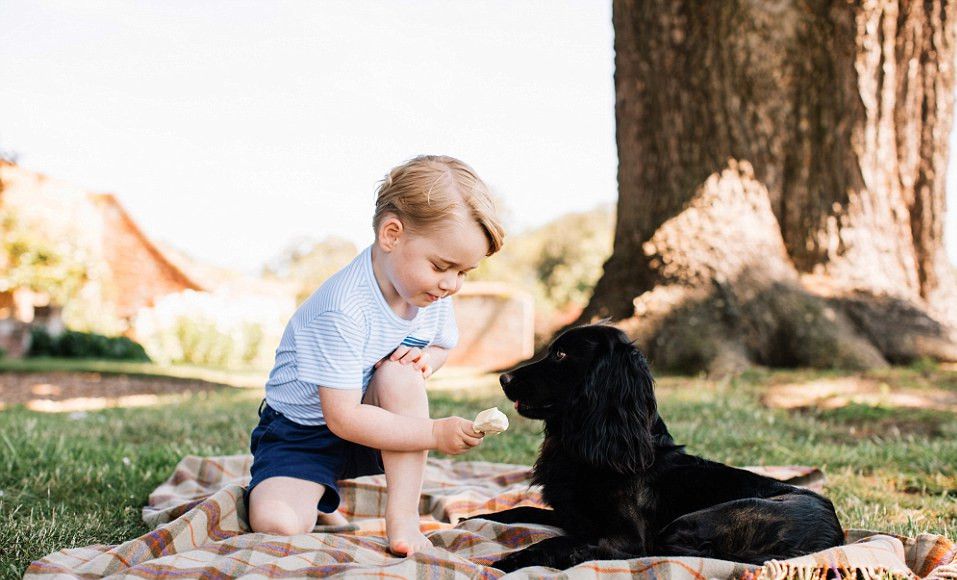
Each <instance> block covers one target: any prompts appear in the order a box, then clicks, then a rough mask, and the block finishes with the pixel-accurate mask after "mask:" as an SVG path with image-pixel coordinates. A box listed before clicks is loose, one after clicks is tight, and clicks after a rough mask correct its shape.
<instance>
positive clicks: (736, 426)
mask: <svg viewBox="0 0 957 580" xmlns="http://www.w3.org/2000/svg"><path fill="white" fill-rule="evenodd" d="M9 364H10V363H9V361H5V363H4V365H5V366H6V368H8V369H9V368H10V366H7V365H9ZM111 364H117V363H111ZM69 368H71V367H69V366H62V367H61V368H60V370H68V369H69ZM73 368H76V367H73ZM18 370H24V369H22V368H21V369H18ZM45 370H48V368H47V369H45ZM99 370H101V371H102V369H99ZM118 372H119V371H118ZM126 372H130V371H129V369H128V370H127V371H126ZM881 372H882V373H883V374H882V375H881V380H885V381H887V382H888V384H890V385H908V386H909V385H911V383H913V382H914V381H917V380H918V378H917V377H924V376H925V374H926V373H924V371H923V370H921V369H898V370H894V371H881ZM933 372H934V373H941V371H938V370H934V371H933ZM164 376H169V375H164ZM823 376H833V374H825V373H811V372H805V371H794V372H790V373H770V372H763V371H759V372H753V373H748V374H747V375H745V376H743V377H742V378H740V379H737V380H733V381H721V382H714V381H707V380H704V379H699V378H688V377H665V378H663V379H660V380H659V388H658V397H659V401H660V407H661V412H662V415H663V416H664V417H665V419H666V420H667V421H668V424H669V427H670V428H671V430H672V432H673V434H674V435H675V438H676V439H677V440H678V441H679V442H680V443H686V444H688V450H689V451H690V452H691V453H696V454H701V455H705V456H708V457H711V458H714V459H717V460H719V461H724V462H728V463H733V464H737V465H762V464H763V465H786V464H802V465H816V466H818V467H821V468H823V469H824V470H825V472H826V473H827V476H828V487H827V491H826V493H827V494H828V495H829V496H830V497H831V498H832V499H833V500H834V503H835V505H836V506H837V509H838V512H839V515H840V517H841V521H842V523H843V524H844V525H845V527H851V528H867V529H875V530H885V531H889V532H894V533H899V534H905V535H915V534H917V533H920V532H930V533H939V534H945V535H948V536H950V537H951V538H955V537H957V420H955V419H954V416H953V415H952V414H949V413H943V412H935V411H921V410H894V409H887V408H881V407H867V406H862V405H853V406H850V407H845V408H842V409H836V410H828V411H823V410H813V411H792V412H787V411H781V410H770V409H766V408H764V407H762V406H761V405H760V404H759V402H758V396H759V394H760V393H761V391H762V390H763V389H765V388H766V386H767V385H768V384H773V383H780V382H792V381H795V380H806V379H812V378H821V377H823ZM944 379H946V380H944ZM953 379H954V374H950V375H948V376H947V377H944V378H942V379H941V381H934V382H935V383H936V382H947V383H948V384H949V385H953V384H957V381H954V380H953ZM0 380H2V375H0ZM439 386H440V387H442V388H443V389H444V390H441V391H435V392H433V393H432V394H431V395H430V396H431V400H432V410H433V416H445V415H448V414H457V415H461V416H464V417H472V416H474V414H475V413H477V412H478V411H480V410H482V409H484V408H487V407H490V406H493V405H497V406H498V407H499V408H500V409H502V410H503V411H506V413H508V414H509V416H510V417H509V418H510V420H511V421H512V428H511V429H509V431H508V432H507V433H506V434H504V435H501V436H497V437H490V438H488V439H487V440H486V441H485V443H484V444H483V445H482V446H480V447H479V448H477V449H476V450H474V451H473V452H471V453H469V454H467V455H465V456H460V457H459V458H460V459H465V460H487V461H502V462H508V463H523V464H530V463H531V462H532V461H533V460H534V457H535V455H536V452H537V449H538V445H539V443H540V441H541V435H540V424H539V423H536V422H533V421H529V420H526V419H523V418H519V417H516V416H515V414H514V411H513V410H512V408H511V405H510V404H509V403H508V401H506V400H505V399H504V398H502V397H501V396H500V395H498V394H496V391H495V389H494V377H490V376H476V375H471V374H468V373H465V372H462V371H458V372H449V373H447V375H446V377H445V378H444V379H443V380H442V382H441V384H440V385H439ZM466 386H469V387H473V388H471V389H465V390H449V389H455V388H459V387H466ZM938 386H939V385H938ZM259 396H260V391H258V390H244V389H228V390H222V391H217V392H209V393H200V394H196V395H193V396H188V397H184V396H176V397H171V398H168V399H164V404H162V405H159V406H155V407H148V408H135V409H110V410H104V411H97V412H89V413H85V414H59V415H55V414H42V413H34V412H31V411H27V410H25V409H24V408H22V407H14V408H10V409H7V410H5V411H2V412H0V492H2V495H0V521H3V523H4V525H3V526H0V577H4V578H6V577H10V578H13V577H19V576H20V575H22V573H23V571H24V569H25V568H26V566H27V565H28V564H29V562H30V561H32V560H35V559H37V558H40V557H42V556H44V555H46V554H48V553H51V552H53V551H56V550H59V549H62V548H70V547H76V546H84V545H89V544H116V543H119V542H122V541H124V540H127V539H130V538H133V537H136V536H138V535H141V534H143V533H144V532H146V531H147V528H146V527H145V526H144V525H143V524H142V522H141V521H140V509H141V508H142V506H143V505H144V504H145V503H146V500H147V496H148V494H149V492H150V491H151V490H152V489H153V488H155V487H156V486H157V485H158V484H159V483H160V482H162V481H163V480H164V479H165V478H166V477H167V476H168V475H169V474H170V473H171V472H172V469H173V467H174V466H175V465H176V463H177V462H178V461H179V460H180V459H181V458H182V457H183V456H184V455H187V454H199V455H213V454H232V453H244V452H246V450H247V445H248V435H249V431H250V429H252V427H253V425H254V423H255V421H256V407H257V405H258V403H259Z"/></svg>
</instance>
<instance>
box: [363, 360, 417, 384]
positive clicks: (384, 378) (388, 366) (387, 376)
mask: <svg viewBox="0 0 957 580" xmlns="http://www.w3.org/2000/svg"><path fill="white" fill-rule="evenodd" d="M372 383H375V384H376V386H381V385H385V386H387V387H390V388H391V387H401V388H408V387H419V386H421V387H422V388H425V379H424V378H423V377H422V371H419V370H417V369H416V368H415V367H413V366H412V365H411V364H401V363H397V362H394V361H386V362H384V363H382V366H380V367H379V368H378V369H376V371H375V373H373V375H372Z"/></svg>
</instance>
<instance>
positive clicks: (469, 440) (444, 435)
mask: <svg viewBox="0 0 957 580" xmlns="http://www.w3.org/2000/svg"><path fill="white" fill-rule="evenodd" d="M432 437H433V438H435V448H436V449H438V450H439V451H441V452H442V453H446V454H448V455H459V454H461V453H465V452H466V451H468V450H469V449H471V448H473V447H475V446H476V445H478V444H480V443H481V442H482V438H483V437H484V435H482V434H481V433H478V432H476V431H475V429H472V422H471V421H469V420H468V419H463V418H462V417H446V418H444V419H436V420H435V421H433V422H432Z"/></svg>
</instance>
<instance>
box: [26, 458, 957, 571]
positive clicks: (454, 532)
mask: <svg viewBox="0 0 957 580" xmlns="http://www.w3.org/2000/svg"><path fill="white" fill-rule="evenodd" d="M251 461H252V458H251V457H250V456H241V455H237V456H228V457H205V458H204V457H192V456H191V457H186V458H185V459H183V460H182V461H181V462H180V464H179V465H178V466H177V467H176V470H175V472H174V473H173V475H172V476H171V477H170V478H169V479H168V480H167V481H165V482H164V483H163V484H162V485H160V486H159V487H158V488H157V489H156V490H155V491H154V492H153V493H152V494H151V495H150V498H149V505H147V506H146V507H145V508H144V509H143V520H144V521H145V522H146V523H147V524H149V525H150V527H152V528H153V531H151V532H149V533H147V534H144V535H143V536H140V537H139V538H134V539H132V540H129V541H127V542H125V543H123V544H120V545H117V546H103V545H95V546H87V547H84V548H73V549H66V550H61V551H59V552H56V553H54V554H50V555H48V556H46V557H45V558H42V559H40V560H37V561H36V562H33V563H32V564H31V565H30V567H29V568H28V569H27V572H26V575H25V577H26V578H41V577H60V578H81V577H82V578H100V577H105V576H114V575H118V576H120V575H121V576H134V577H141V578H155V577H172V576H175V577H177V578H223V577H234V576H239V575H244V576H252V577H302V576H320V575H321V576H340V575H341V576H345V575H350V576H359V577H370V578H433V577H435V578H499V577H502V572H501V571H499V570H496V569H494V568H491V567H489V564H490V563H491V562H493V561H495V560H496V559H498V558H500V557H501V556H502V555H503V554H507V553H508V552H511V551H513V550H518V549H521V548H523V547H525V546H528V545H529V544H532V543H534V542H537V541H540V540H543V539H545V538H548V537H551V536H554V535H556V534H558V533H559V531H558V530H557V529H555V528H550V527H547V526H536V525H504V524H497V523H493V522H488V521H484V520H472V521H467V522H462V523H458V522H459V520H461V519H462V518H465V517H468V516H471V515H475V514H479V513H485V512H489V511H498V510H502V509H506V508H510V507H516V506H522V505H528V506H542V500H541V495H540V493H539V490H538V489H537V488H535V487H532V486H530V485H529V479H530V469H529V468H528V467H527V466H519V465H506V464H497V463H483V462H464V461H463V462H453V461H449V460H437V459H430V460H429V464H428V466H427V468H426V474H425V485H424V487H423V494H422V501H421V503H420V505H419V511H420V514H421V523H422V528H423V530H424V531H425V533H426V535H427V536H428V537H429V539H430V540H431V541H432V544H433V545H434V546H435V548H434V549H430V550H426V551H423V552H422V553H418V554H414V555H413V556H411V557H408V558H398V557H395V556H392V555H391V554H390V553H389V552H388V551H387V545H388V544H387V542H386V539H385V522H384V519H383V517H382V516H383V513H384V509H385V478H384V476H381V475H380V476H371V477H361V478H358V479H354V480H347V481H344V482H342V487H341V491H342V497H343V504H342V506H341V511H342V513H343V514H344V515H345V516H346V517H348V518H349V520H350V521H352V522H354V525H352V526H349V527H348V528H338V529H337V528H329V527H322V526H317V527H316V529H315V530H313V533H310V534H302V535H298V536H291V537H286V536H272V535H267V534H256V533H251V532H250V530H249V526H248V524H247V523H246V506H245V505H244V503H243V499H242V498H243V486H244V485H245V484H246V482H248V481H249V466H250V463H251ZM752 470H754V471H757V472H759V473H763V474H765V475H769V476H771V477H776V478H779V479H782V480H787V481H793V482H796V483H799V484H802V485H806V486H809V487H820V486H821V485H822V484H823V475H822V474H821V472H820V471H818V470H816V469H813V468H805V467H776V468H752ZM847 536H848V541H849V545H846V546H842V547H840V548H834V549H831V550H827V551H824V552H820V553H817V554H812V555H810V556H805V557H802V558H795V559H793V560H787V561H784V562H769V563H768V564H767V565H765V566H764V567H757V566H751V565H748V564H742V563H735V562H726V561H721V560H711V559H705V558H635V559H631V560H602V561H595V562H587V563H584V564H580V565H578V566H575V567H574V568H571V569H569V570H565V571H555V570H552V569H549V568H526V569H524V570H521V571H518V572H514V573H512V574H510V575H508V577H530V576H531V577H536V578H571V579H577V578H602V579H606V578H634V577H638V578H646V579H648V580H651V579H652V578H656V579H665V580H670V579H685V578H688V579H695V580H705V579H707V578H731V577H735V578H737V577H746V578H750V579H754V580H758V579H760V580H765V579H767V580H772V579H773V580H789V579H792V578H793V579H798V578H801V579H804V578H807V579H812V578H813V579H816V578H820V579H822V580H823V579H824V578H832V577H861V578H871V577H885V578H917V577H921V578H933V579H938V580H943V579H949V580H957V562H955V561H954V560H955V545H954V543H953V542H951V541H949V540H948V539H946V538H943V537H941V536H933V535H929V534H928V535H921V536H919V537H917V538H902V537H894V536H890V535H879V534H874V533H871V532H863V531H849V532H848V533H847Z"/></svg>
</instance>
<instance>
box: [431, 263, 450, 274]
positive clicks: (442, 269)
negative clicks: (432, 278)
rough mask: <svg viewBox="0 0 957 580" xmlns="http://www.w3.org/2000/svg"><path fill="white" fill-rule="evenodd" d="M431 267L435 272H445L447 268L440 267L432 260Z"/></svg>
mask: <svg viewBox="0 0 957 580" xmlns="http://www.w3.org/2000/svg"><path fill="white" fill-rule="evenodd" d="M432 269H433V270H435V271H436V272H445V271H446V270H448V268H440V267H439V265H438V264H436V263H434V262H433V264H432Z"/></svg>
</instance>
